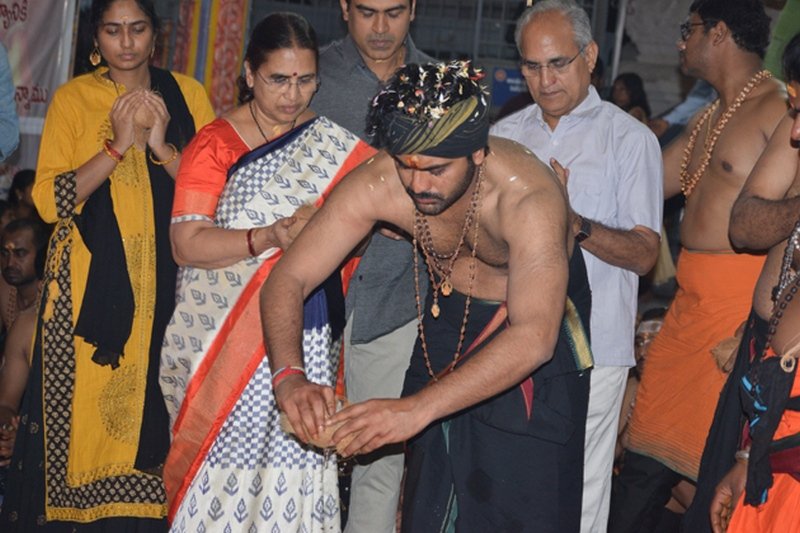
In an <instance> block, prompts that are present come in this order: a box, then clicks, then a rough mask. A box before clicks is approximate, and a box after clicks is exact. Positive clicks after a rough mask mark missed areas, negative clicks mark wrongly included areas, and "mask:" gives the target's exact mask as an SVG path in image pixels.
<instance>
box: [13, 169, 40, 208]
mask: <svg viewBox="0 0 800 533" xmlns="http://www.w3.org/2000/svg"><path fill="white" fill-rule="evenodd" d="M35 177H36V172H34V171H33V169H30V168H24V169H22V170H20V171H19V172H17V173H16V174H14V178H13V179H12V180H11V187H10V188H9V189H8V202H9V203H10V204H11V205H13V206H14V207H16V206H18V205H19V197H18V196H17V193H20V194H22V192H23V191H24V190H25V189H27V188H28V187H30V186H31V184H32V183H33V180H34V178H35Z"/></svg>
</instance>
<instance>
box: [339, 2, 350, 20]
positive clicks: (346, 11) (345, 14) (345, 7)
mask: <svg viewBox="0 0 800 533" xmlns="http://www.w3.org/2000/svg"><path fill="white" fill-rule="evenodd" d="M339 6H340V7H341V8H342V20H344V21H345V22H349V18H350V0H339Z"/></svg>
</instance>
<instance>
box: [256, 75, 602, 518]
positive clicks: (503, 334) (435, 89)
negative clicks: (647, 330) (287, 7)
mask: <svg viewBox="0 0 800 533" xmlns="http://www.w3.org/2000/svg"><path fill="white" fill-rule="evenodd" d="M481 78H482V74H481V73H480V72H478V71H476V70H475V69H474V68H472V66H471V65H470V64H469V63H468V62H461V61H457V62H453V63H449V64H441V63H440V64H428V65H416V64H409V65H406V66H405V67H403V68H402V69H400V70H398V71H397V73H396V74H395V75H394V77H393V78H392V79H391V80H390V81H389V83H388V85H387V86H386V87H385V88H384V89H383V90H382V91H381V92H380V93H379V94H378V95H377V96H376V97H375V99H374V100H373V102H372V107H371V110H370V113H369V116H368V126H369V127H368V130H369V132H370V133H371V134H372V138H373V144H374V145H375V146H376V147H377V148H378V149H380V150H381V152H379V153H378V155H376V156H375V157H374V158H373V159H371V160H369V161H367V162H366V163H364V164H363V165H361V166H360V167H359V168H357V169H356V170H355V171H353V172H352V173H351V174H350V175H348V176H347V177H345V178H344V179H343V180H342V182H341V183H340V185H339V186H337V188H336V189H335V190H334V191H333V193H332V194H331V196H330V198H329V199H328V201H327V202H326V204H325V206H324V207H323V208H322V209H321V210H320V211H319V212H318V213H317V214H316V215H315V216H314V218H313V219H312V220H311V221H310V222H309V224H308V225H307V226H306V228H305V229H304V230H303V232H302V233H301V234H300V235H299V236H298V238H297V240H296V241H295V242H294V244H293V245H292V247H291V248H290V249H289V250H288V251H287V253H286V254H285V255H284V256H283V258H282V259H281V260H280V262H279V263H278V264H277V265H276V266H275V269H274V270H273V272H272V274H271V275H270V278H269V280H268V281H267V283H266V284H265V286H264V289H263V291H262V309H261V313H262V324H263V327H264V336H265V342H266V343H267V352H268V354H269V359H270V364H271V365H272V368H273V372H276V371H277V372H279V371H280V370H281V369H283V368H288V369H291V375H289V376H287V377H285V378H283V379H282V380H281V382H280V385H279V386H278V387H277V388H276V389H275V395H276V400H277V402H278V405H279V407H280V408H281V410H282V411H283V412H284V413H285V415H286V416H287V418H288V419H289V420H290V421H291V424H292V426H293V427H294V428H295V429H296V431H297V433H298V436H299V438H301V439H303V440H306V441H308V440H311V439H314V438H315V437H317V436H318V435H319V434H320V433H322V432H323V431H331V430H334V429H335V433H334V434H333V441H334V442H335V443H336V444H337V445H338V451H339V452H340V453H341V454H343V455H345V456H348V455H353V454H363V453H369V452H370V451H372V450H374V449H376V448H378V447H380V446H382V445H384V444H387V443H394V442H404V441H408V461H407V465H408V471H407V476H406V481H405V489H404V490H405V494H404V498H403V513H402V530H403V531H438V530H442V531H444V530H449V529H450V530H451V529H452V528H453V527H455V529H456V530H457V531H459V532H465V531H466V532H469V531H480V532H484V531H510V530H515V531H521V530H525V529H527V528H530V527H532V526H533V524H535V526H536V527H537V528H539V529H541V530H542V531H556V530H557V531H564V532H577V531H578V530H579V522H580V507H581V483H582V473H583V461H582V458H583V434H584V424H585V417H586V408H587V402H588V394H589V372H588V371H587V369H588V368H589V367H590V366H591V364H592V362H591V354H590V353H589V350H588V342H589V339H588V336H587V331H588V317H589V312H590V294H589V288H588V281H587V278H586V271H585V267H584V264H583V257H582V255H581V253H580V251H579V250H578V249H577V248H575V247H574V239H573V238H572V235H571V233H570V231H569V228H568V221H567V213H568V205H567V199H566V195H565V191H564V189H563V187H562V186H561V185H560V182H559V181H558V179H557V177H556V176H555V175H554V174H553V172H551V170H550V169H549V168H548V167H547V166H546V165H545V164H543V163H542V162H541V161H539V160H538V159H537V158H536V157H535V156H534V155H533V154H532V153H531V152H530V151H528V150H526V149H525V148H523V147H522V146H520V145H519V144H517V143H514V142H512V141H508V140H503V139H499V138H494V137H489V135H488V128H489V125H488V117H487V111H488V110H487V107H488V106H487V100H486V96H485V92H484V89H483V88H482V86H481V85H480V83H479V80H480V79H481ZM554 166H556V167H557V168H558V166H557V165H556V164H555V163H554ZM559 171H560V169H559ZM378 222H384V223H387V224H390V225H391V226H393V227H395V228H397V229H398V230H399V231H402V232H406V233H407V234H408V235H409V236H410V237H411V239H412V242H413V244H414V254H415V255H414V261H415V265H416V268H417V270H418V271H419V269H421V268H422V267H423V263H422V262H423V261H425V263H426V264H427V267H428V271H429V275H430V281H431V289H430V291H429V293H428V296H427V298H426V299H423V298H422V297H421V295H420V291H419V288H417V291H416V305H417V311H418V320H419V338H418V340H417V344H416V347H415V351H414V355H413V356H412V359H411V365H410V368H409V370H408V372H407V374H406V380H405V386H404V391H403V397H402V398H400V399H378V400H369V401H366V402H362V403H357V404H353V405H351V406H349V407H347V408H345V409H343V410H342V411H339V412H338V413H336V414H334V391H333V390H332V389H331V388H329V387H323V386H321V385H318V384H316V383H314V379H313V376H312V375H310V374H309V375H307V374H306V373H305V372H304V367H303V360H302V356H301V353H302V352H301V350H300V348H301V346H300V342H301V337H300V326H301V320H302V302H303V299H304V298H305V297H306V296H307V295H308V294H309V292H310V291H311V290H312V289H313V288H314V287H315V286H316V285H318V284H319V283H320V282H321V281H322V280H323V279H325V277H326V275H327V274H329V273H330V272H332V271H333V270H335V269H336V268H337V267H338V265H339V264H340V263H341V262H342V260H343V259H344V258H345V257H347V256H348V254H349V253H350V252H351V250H352V249H353V248H355V247H356V246H357V245H358V243H359V242H360V241H361V240H362V239H363V238H364V236H366V235H367V234H369V232H370V231H371V229H372V227H373V226H374V225H375V224H376V223H378ZM414 296H415V295H414V294H409V295H408V298H412V299H413V298H414ZM263 302H270V303H269V305H263ZM286 372H287V373H288V372H289V371H286Z"/></svg>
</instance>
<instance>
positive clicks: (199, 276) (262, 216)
mask: <svg viewBox="0 0 800 533" xmlns="http://www.w3.org/2000/svg"><path fill="white" fill-rule="evenodd" d="M313 143H321V144H313ZM357 143H358V139H357V138H356V137H355V136H353V134H351V133H350V132H348V131H346V130H344V129H342V128H341V127H340V126H337V125H336V124H334V123H332V122H330V121H329V120H328V119H326V118H323V117H320V118H317V119H316V120H315V121H314V123H313V124H312V125H310V126H309V127H308V128H307V129H306V130H305V131H304V132H302V133H301V134H300V135H298V138H297V139H295V140H294V141H292V142H291V143H289V144H288V145H287V146H286V147H285V148H284V149H283V150H281V151H280V152H279V153H278V154H269V155H267V156H264V157H263V158H261V159H260V160H258V161H255V162H253V163H251V164H250V165H247V166H245V167H243V168H241V169H239V170H238V171H237V172H236V173H235V174H234V175H233V176H231V178H230V179H229V180H228V183H227V184H226V186H225V190H224V191H223V193H222V195H221V196H220V200H219V204H218V206H217V215H216V219H217V224H218V225H219V226H220V227H224V228H234V229H242V228H250V227H253V226H254V225H267V224H272V223H273V222H274V221H275V220H276V219H279V218H283V217H286V216H290V215H292V213H294V211H295V209H296V208H297V207H298V206H299V205H301V204H303V203H312V202H315V201H316V200H317V199H318V198H319V197H320V196H321V195H322V193H323V192H324V191H325V190H326V189H327V188H328V187H329V185H330V182H331V180H332V179H333V177H334V176H335V175H336V173H337V168H338V165H340V164H341V163H342V162H343V161H344V160H345V159H346V158H347V156H348V155H349V154H350V152H351V151H352V150H353V149H354V148H355V146H356V144H357ZM281 165H282V166H281ZM270 173H271V174H270ZM278 180H280V183H281V184H284V183H288V185H289V186H288V187H286V188H283V185H281V186H280V187H279V189H280V192H277V193H276V192H275V191H276V183H277V182H278ZM245 199H247V203H246V204H240V203H239V202H242V201H244V200H245ZM254 221H263V222H254ZM277 252H278V249H277V248H272V249H270V250H266V251H265V252H264V253H262V254H261V255H260V256H259V257H258V258H248V259H245V260H243V261H240V262H238V263H236V264H234V265H231V266H228V267H225V268H220V269H212V270H205V269H198V268H193V267H182V268H180V269H179V270H178V286H177V289H176V308H175V312H174V313H173V315H172V318H171V319H170V322H169V324H168V326H167V331H166V334H165V335H164V341H163V345H162V350H161V371H160V385H161V390H162V392H163V393H164V399H165V401H166V404H167V411H168V412H169V415H170V421H171V424H174V423H175V418H176V417H177V415H178V412H179V410H180V406H181V403H182V402H183V398H184V395H185V393H186V387H187V384H188V383H189V382H190V381H191V379H192V376H193V374H194V372H195V370H196V369H197V368H198V366H199V365H200V363H201V362H202V360H203V356H204V355H205V351H206V350H207V349H208V347H209V346H210V345H211V343H212V342H213V340H214V338H215V337H216V335H217V333H218V331H219V328H220V326H221V325H222V324H223V323H224V322H225V318H226V317H227V315H228V313H229V312H230V310H231V309H232V308H233V306H234V305H235V303H236V302H237V301H238V299H239V297H240V295H241V293H242V291H243V290H244V288H245V286H246V285H247V282H248V281H249V280H250V279H251V278H252V276H253V274H254V273H255V271H256V270H257V269H258V267H259V265H260V264H261V261H263V260H265V259H267V258H269V257H270V256H272V255H274V254H275V253H277Z"/></svg>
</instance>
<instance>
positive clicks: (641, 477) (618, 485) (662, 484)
mask: <svg viewBox="0 0 800 533" xmlns="http://www.w3.org/2000/svg"><path fill="white" fill-rule="evenodd" d="M682 479H683V476H681V475H680V474H678V473H677V472H674V471H673V470H670V469H669V468H668V467H667V466H665V465H663V464H662V463H659V462H658V461H656V460H655V459H651V458H650V457H646V456H644V455H640V454H638V453H633V452H630V451H627V452H625V462H624V464H623V467H622V470H621V471H620V473H619V475H618V476H617V477H616V478H615V479H614V482H613V484H612V486H611V511H610V513H609V519H608V533H645V532H647V533H651V532H653V531H656V528H657V527H658V524H659V523H660V522H661V521H662V519H663V518H664V515H665V509H664V505H666V503H667V502H668V501H669V499H670V497H671V495H672V487H674V486H675V485H677V484H678V482H680V481H681V480H682Z"/></svg>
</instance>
